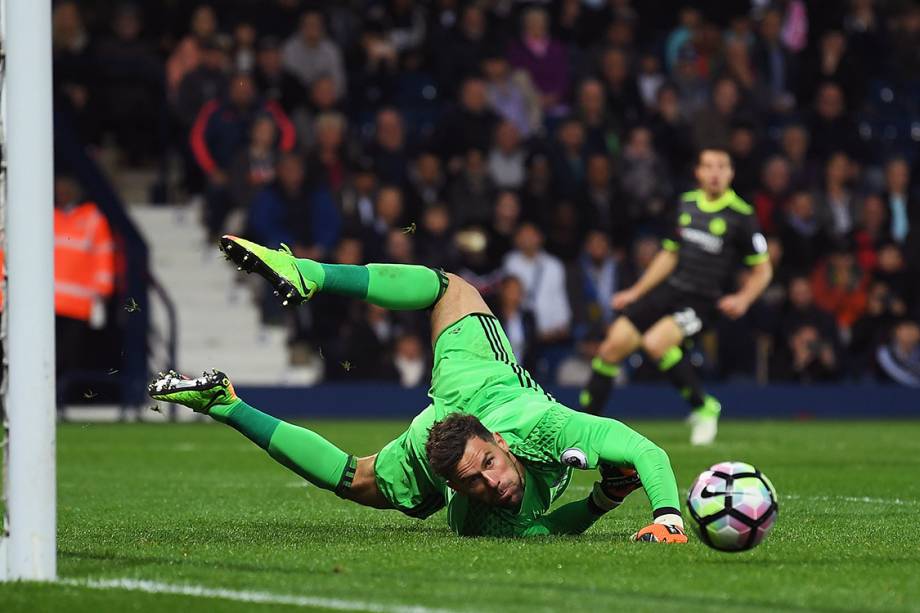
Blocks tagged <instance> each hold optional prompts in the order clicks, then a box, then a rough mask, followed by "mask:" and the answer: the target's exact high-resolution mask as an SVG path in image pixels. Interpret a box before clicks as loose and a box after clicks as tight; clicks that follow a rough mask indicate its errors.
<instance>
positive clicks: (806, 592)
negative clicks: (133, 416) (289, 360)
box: [0, 421, 920, 613]
mask: <svg viewBox="0 0 920 613" xmlns="http://www.w3.org/2000/svg"><path fill="white" fill-rule="evenodd" d="M308 425H309V426H310V427H312V428H314V429H316V430H317V431H319V432H320V433H322V434H324V435H325V436H327V437H329V438H330V439H332V440H333V441H335V442H336V443H338V444H339V445H341V446H342V447H343V448H345V449H348V450H350V451H352V452H354V453H358V454H366V453H371V452H373V451H375V450H377V449H378V448H379V447H380V446H381V445H383V444H384V443H386V442H387V441H388V440H389V439H390V438H392V437H393V436H394V435H395V434H397V433H398V432H400V431H401V430H402V428H403V427H404V424H403V423H400V422H394V421H387V422H369V421H354V422H352V421H347V422H346V421H343V422H338V421H336V422H333V421H316V422H311V423H310V424H308ZM631 425H634V426H635V427H636V428H637V429H639V430H640V431H641V432H643V433H644V434H646V435H647V436H649V437H650V438H652V440H655V441H656V442H658V443H659V444H660V445H661V446H663V447H664V448H665V449H666V450H667V451H668V452H669V454H670V456H671V460H672V463H673V465H674V467H675V470H676V472H677V477H678V481H679V483H680V487H681V489H682V490H684V491H685V490H686V488H687V487H688V486H689V484H690V482H691V481H692V479H693V478H694V477H695V475H696V474H697V473H698V472H700V471H702V470H704V469H705V468H707V467H708V466H709V465H710V464H712V463H714V462H717V461H720V460H744V461H748V462H751V463H753V464H754V465H756V466H757V467H759V468H761V469H762V470H763V471H764V472H765V473H766V474H767V475H769V476H770V478H771V479H772V480H773V482H774V483H775V485H776V487H777V489H778V491H779V496H780V517H779V521H778V524H777V526H776V528H775V529H774V531H773V533H772V534H771V535H770V537H769V538H768V539H767V541H766V542H765V544H764V545H762V546H761V547H759V548H757V549H755V550H754V551H752V552H748V553H742V554H726V553H719V552H716V551H712V550H709V549H707V548H706V547H705V546H704V545H702V544H701V543H700V542H699V541H697V540H695V539H694V540H693V541H692V542H691V544H690V545H689V546H684V547H678V546H658V545H651V544H644V543H631V542H628V541H627V537H628V535H629V534H630V533H631V532H633V531H635V530H636V529H638V528H640V527H642V526H643V525H645V524H646V523H647V522H648V519H649V514H648V506H647V500H646V499H645V497H644V496H643V494H642V493H635V494H633V495H632V496H630V498H629V499H628V501H627V502H626V504H624V505H623V507H621V508H620V509H618V510H617V511H615V512H613V513H611V514H609V515H608V516H607V517H605V518H604V519H602V520H601V521H600V522H599V523H598V524H597V525H596V526H595V527H594V528H592V529H591V530H590V531H589V532H588V533H586V534H584V535H582V536H579V537H554V538H545V539H536V540H529V541H511V540H498V539H460V538H458V537H456V536H454V535H453V534H451V533H450V532H449V531H448V529H447V527H446V522H445V520H444V517H443V513H442V514H438V515H435V516H434V517H431V518H429V519H428V520H427V521H418V520H413V519H410V518H407V517H404V516H402V515H400V514H398V513H397V512H394V511H376V510H373V509H364V508H361V507H358V506H356V505H354V504H351V503H348V502H345V501H342V500H339V499H338V498H336V497H335V496H333V495H332V494H330V493H328V492H325V491H322V490H319V489H316V488H314V487H312V486H305V485H304V482H303V481H301V480H300V479H299V478H297V477H296V476H295V475H293V474H292V473H289V472H288V471H286V470H285V469H283V468H282V467H280V466H278V465H277V464H275V463H274V462H273V461H272V460H271V459H270V458H269V457H268V456H267V455H266V454H265V453H264V452H262V451H261V450H259V449H258V448H256V447H255V446H253V445H252V444H250V443H249V442H248V441H246V440H245V439H244V438H243V437H242V436H240V435H239V434H237V433H236V432H234V431H233V430H231V429H229V428H226V427H222V426H219V425H205V424H189V425H77V424H69V425H63V426H61V427H60V428H59V430H58V466H59V468H58V483H59V500H60V503H59V508H58V519H59V534H58V546H59V558H58V568H59V573H60V576H61V577H62V579H64V580H65V581H67V582H68V583H63V584H57V585H39V584H7V585H0V611H3V612H4V613H12V612H14V611H29V612H32V611H64V612H66V613H75V612H77V611H129V610H131V611H153V610H157V611H171V612H179V611H183V612H184V611H268V610H279V611H280V610H294V609H295V608H298V607H304V606H312V607H315V608H328V609H339V610H342V609H345V610H361V609H365V610H372V611H381V612H383V611H410V610H414V611H417V612H418V613H429V612H430V611H432V610H435V609H436V610H441V611H482V610H501V611H538V610H548V611H550V610H554V611H560V610H566V609H568V610H579V611H606V610H620V611H630V613H633V612H636V611H656V612H665V611H719V612H720V613H724V612H726V611H743V612H751V611H777V610H794V611H843V610H849V611H876V610H879V611H881V610H886V611H888V610H920V544H918V543H920V541H918V538H917V528H916V526H917V523H918V513H920V480H918V474H920V422H802V423H791V422H730V421H729V422H727V423H725V425H724V427H723V429H722V431H721V432H720V442H719V443H718V444H717V445H715V446H714V447H712V448H709V449H694V448H691V447H690V446H689V444H688V443H687V442H686V437H687V433H686V430H685V428H684V427H683V426H682V425H681V424H677V423H674V422H643V423H637V424H631ZM592 480H593V474H589V473H580V474H579V475H578V477H577V479H576V480H575V481H574V483H573V485H572V487H570V489H569V492H567V493H566V496H565V499H571V498H572V497H574V496H584V495H585V494H586V492H587V490H588V487H589V485H590V483H591V481H592ZM106 580H135V581H149V582H153V583H150V584H146V583H140V584H139V583H134V584H131V585H134V586H135V588H136V587H138V586H141V587H143V586H147V587H148V588H149V589H150V591H149V592H143V591H137V590H136V589H135V590H126V589H121V588H114V587H109V588H106V589H99V587H96V588H89V587H86V586H85V585H84V584H83V583H81V582H86V581H97V582H98V581H106ZM96 585H97V586H98V585H99V584H96ZM104 585H108V584H104ZM170 589H171V590H182V589H185V590H190V591H199V592H203V593H204V594H210V595H211V597H204V596H202V595H189V594H178V593H162V592H163V590H170ZM208 590H231V592H228V593H223V592H213V591H208ZM254 593H255V594H254ZM217 594H224V595H229V596H232V598H218V597H214V596H215V595H217ZM243 597H248V598H251V599H256V600H259V599H262V600H263V601H264V602H248V601H242V600H240V598H243ZM413 607H414V608H413Z"/></svg>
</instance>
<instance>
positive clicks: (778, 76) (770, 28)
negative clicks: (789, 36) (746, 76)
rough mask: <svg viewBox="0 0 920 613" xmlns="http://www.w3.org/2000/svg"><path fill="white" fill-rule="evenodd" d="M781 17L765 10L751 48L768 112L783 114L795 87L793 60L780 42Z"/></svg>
mask: <svg viewBox="0 0 920 613" xmlns="http://www.w3.org/2000/svg"><path fill="white" fill-rule="evenodd" d="M782 27H783V14H782V12H781V11H780V10H779V9H778V8H770V9H767V10H766V11H765V12H764V13H763V15H762V17H761V19H760V28H759V34H760V36H759V38H758V40H757V43H756V45H755V48H754V64H755V66H756V68H757V74H758V75H760V78H761V79H762V80H763V85H764V86H765V89H766V92H767V97H768V98H767V103H768V105H769V108H771V109H773V110H775V111H780V112H785V111H788V110H790V109H791V108H792V107H793V105H794V104H795V98H794V97H793V95H792V90H793V88H794V86H795V83H796V68H797V67H796V65H795V59H794V56H793V55H792V54H791V53H790V52H789V51H788V50H787V49H786V46H785V45H784V44H783V40H782Z"/></svg>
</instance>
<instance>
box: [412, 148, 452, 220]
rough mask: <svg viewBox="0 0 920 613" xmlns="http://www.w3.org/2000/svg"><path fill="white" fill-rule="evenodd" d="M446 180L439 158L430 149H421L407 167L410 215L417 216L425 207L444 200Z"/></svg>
mask: <svg viewBox="0 0 920 613" xmlns="http://www.w3.org/2000/svg"><path fill="white" fill-rule="evenodd" d="M446 187H447V180H446V179H445V177H444V172H443V170H442V168H441V159H440V158H439V157H438V156H437V155H435V154H434V153H431V152H430V151H423V152H422V153H420V154H419V155H418V157H416V158H415V161H414V162H413V163H412V165H411V166H410V168H409V186H408V196H407V200H408V204H407V208H408V209H409V211H410V215H411V216H413V217H414V216H418V215H420V214H421V213H422V211H425V210H427V207H430V206H433V205H435V204H438V203H443V202H444V196H445V192H446Z"/></svg>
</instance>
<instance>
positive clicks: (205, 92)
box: [175, 39, 229, 131]
mask: <svg viewBox="0 0 920 613" xmlns="http://www.w3.org/2000/svg"><path fill="white" fill-rule="evenodd" d="M197 48H198V51H197V53H198V55H199V56H200V59H199V61H198V62H197V64H196V66H195V68H193V69H192V70H189V71H188V72H187V73H186V74H185V76H184V77H182V80H181V81H180V82H179V85H178V90H177V92H176V95H175V105H176V114H177V116H178V119H179V122H180V124H181V127H182V129H183V130H184V131H188V130H190V129H191V127H192V124H194V123H195V118H196V117H198V113H199V112H200V111H201V108H202V107H203V106H204V105H205V104H206V103H208V102H210V101H212V100H218V99H220V98H223V97H225V96H226V95H227V85H228V81H229V78H228V76H227V65H228V61H227V54H226V53H225V52H224V50H223V49H222V48H221V47H220V45H219V44H218V43H217V41H216V40H214V39H210V40H205V41H201V42H200V43H198V47H197Z"/></svg>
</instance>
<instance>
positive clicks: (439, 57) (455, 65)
mask: <svg viewBox="0 0 920 613" xmlns="http://www.w3.org/2000/svg"><path fill="white" fill-rule="evenodd" d="M432 45H433V46H434V50H435V57H436V61H437V65H438V81H439V83H440V84H441V87H442V88H443V89H444V91H445V93H446V94H447V95H448V96H451V95H454V94H456V93H457V84H458V83H463V81H464V80H465V79H467V78H469V77H470V76H472V75H474V74H476V72H477V71H478V70H479V69H480V65H481V64H482V61H483V60H484V59H485V58H486V56H487V54H488V53H489V51H490V48H491V47H492V41H491V40H490V39H489V37H488V31H487V23H486V16H485V14H484V13H483V9H482V7H480V6H479V5H477V4H475V3H471V4H468V5H467V6H466V7H464V8H463V12H462V15H461V18H460V22H459V23H458V24H457V26H456V27H455V28H453V29H451V30H450V31H449V32H448V34H447V36H445V37H436V38H433V39H432ZM486 76H487V78H489V80H490V81H491V80H492V78H491V76H490V75H489V72H488V71H487V72H486ZM499 112H501V111H499Z"/></svg>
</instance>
